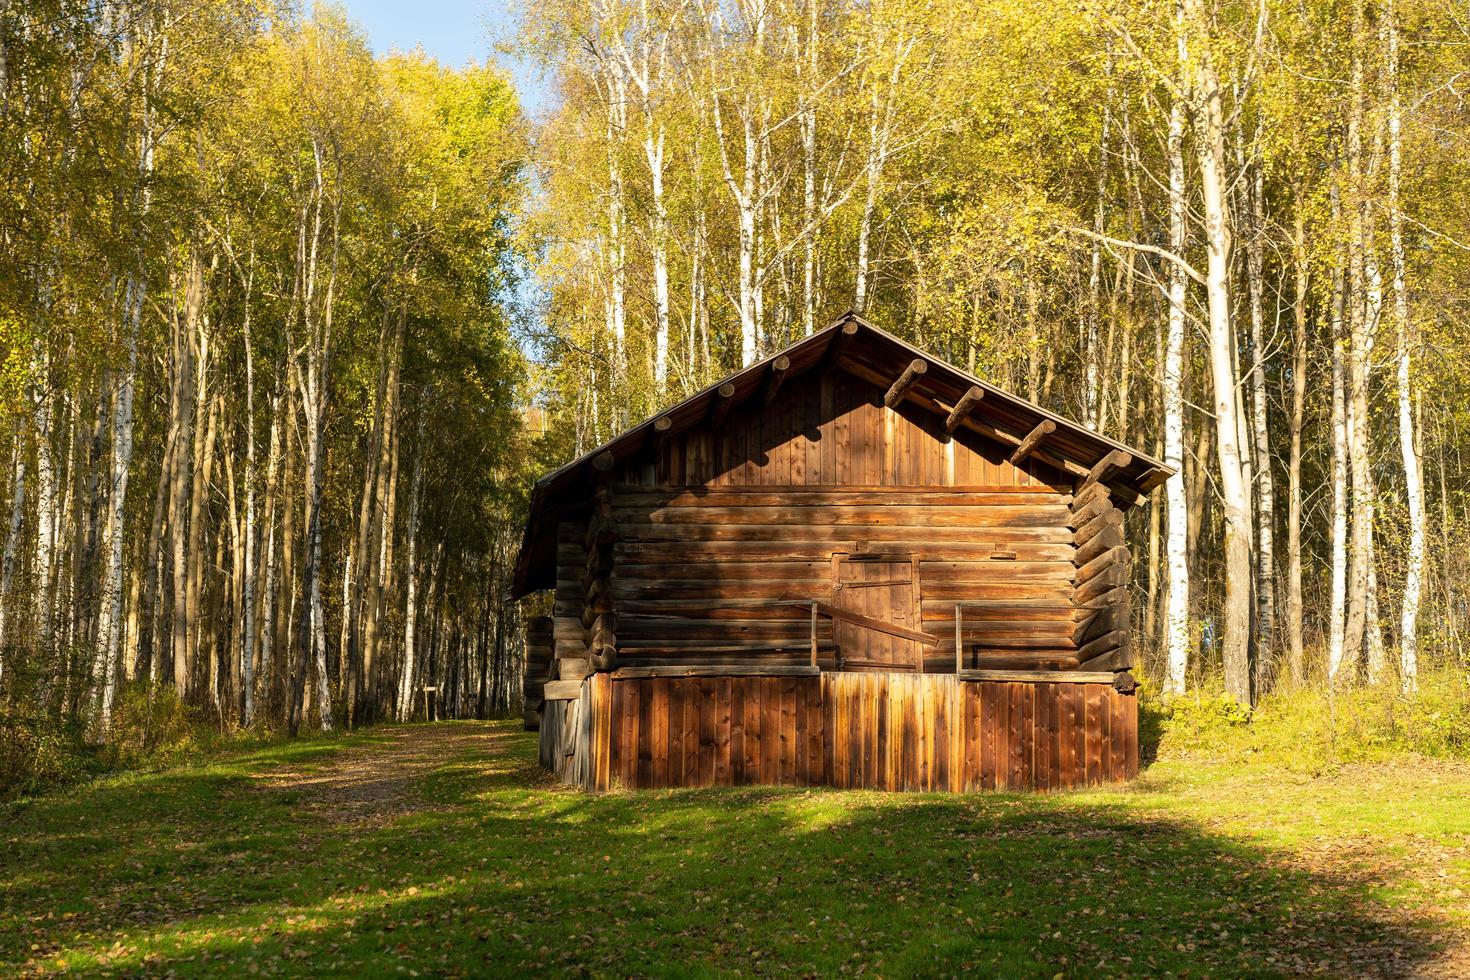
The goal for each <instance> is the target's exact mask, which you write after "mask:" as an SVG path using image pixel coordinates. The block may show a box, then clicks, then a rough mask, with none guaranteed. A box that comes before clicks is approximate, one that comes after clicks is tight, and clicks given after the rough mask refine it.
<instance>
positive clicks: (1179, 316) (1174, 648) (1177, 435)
mask: <svg viewBox="0 0 1470 980" xmlns="http://www.w3.org/2000/svg"><path fill="white" fill-rule="evenodd" d="M1181 46H1182V38H1181ZM1182 53H1183V52H1182V51H1181V55H1182ZM1184 128H1185V105H1184V102H1183V100H1182V99H1181V100H1176V101H1175V103H1174V106H1173V109H1172V110H1171V111H1170V113H1169V248H1170V250H1171V251H1172V252H1173V253H1174V254H1175V255H1183V254H1184V247H1185V243H1186V236H1187V225H1186V222H1187V220H1188V201H1187V200H1186V198H1185V188H1184ZM1187 288H1188V281H1187V279H1186V278H1185V272H1184V270H1183V269H1181V268H1180V267H1179V266H1178V264H1177V263H1170V264H1169V285H1168V289H1169V327H1168V340H1167V342H1166V344H1165V351H1164V391H1163V396H1164V397H1163V400H1164V462H1165V463H1166V464H1168V465H1169V466H1171V467H1173V469H1174V475H1173V476H1171V477H1170V478H1169V480H1168V481H1167V482H1166V483H1165V484H1164V492H1165V505H1166V507H1167V508H1168V537H1167V541H1166V544H1165V552H1166V554H1167V555H1168V564H1169V597H1168V611H1167V614H1166V619H1165V624H1166V625H1165V629H1166V635H1167V637H1168V643H1167V647H1168V662H1169V676H1168V689H1169V691H1170V692H1171V693H1173V694H1183V693H1184V690H1185V684H1186V677H1187V676H1188V670H1189V653H1190V647H1191V645H1192V644H1191V642H1190V640H1191V637H1190V629H1189V501H1188V499H1187V498H1186V495H1185V486H1184V331H1185V309H1184V303H1185V298H1186V290H1187Z"/></svg>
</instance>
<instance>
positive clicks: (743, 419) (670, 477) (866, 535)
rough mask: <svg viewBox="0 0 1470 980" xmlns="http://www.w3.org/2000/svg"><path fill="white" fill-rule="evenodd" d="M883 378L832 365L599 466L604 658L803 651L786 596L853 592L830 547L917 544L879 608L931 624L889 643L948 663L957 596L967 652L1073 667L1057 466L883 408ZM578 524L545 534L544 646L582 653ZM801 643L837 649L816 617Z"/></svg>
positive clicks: (831, 663)
mask: <svg viewBox="0 0 1470 980" xmlns="http://www.w3.org/2000/svg"><path fill="white" fill-rule="evenodd" d="M883 394H884V393H883V390H882V389H881V388H880V387H879V386H878V385H876V384H873V383H870V382H867V381H864V380H862V379H861V378H858V377H855V376H853V375H852V374H849V373H847V372H845V371H837V370H830V371H827V372H824V373H822V374H821V375H820V377H819V378H815V379H813V380H812V381H811V383H802V384H795V385H792V386H788V387H786V388H783V389H781V391H780V393H779V394H778V395H777V396H776V397H775V398H773V399H772V400H771V401H770V402H769V403H766V402H765V401H764V400H763V399H760V398H755V399H752V400H750V401H749V402H747V403H746V404H743V405H740V406H737V407H735V408H734V409H733V410H732V411H730V412H729V415H728V418H726V419H723V420H722V421H721V424H719V425H708V426H699V427H695V428H693V429H690V430H688V431H686V432H683V433H680V434H679V435H676V436H673V437H671V438H669V439H667V440H664V441H661V442H658V443H656V444H651V445H650V446H649V447H648V449H647V451H646V452H645V453H644V455H643V456H642V457H641V458H639V459H637V460H635V461H631V462H624V463H621V464H619V465H618V466H617V468H616V469H615V470H614V471H613V472H611V473H609V474H608V480H609V482H610V485H611V494H610V499H611V515H610V526H611V528H613V529H614V532H615V543H614V545H613V547H612V555H611V559H612V560H611V576H610V589H609V594H608V596H607V599H608V600H609V601H608V602H607V608H605V609H603V610H600V613H601V614H602V615H605V616H606V617H607V621H608V622H609V623H611V624H612V625H613V626H614V627H615V630H616V639H617V651H616V654H617V662H618V663H619V664H625V665H655V664H657V665H669V664H718V663H724V664H736V663H753V664H781V663H809V662H810V660H811V624H810V618H809V609H803V608H802V607H800V606H797V605H792V604H789V603H788V602H787V601H786V600H787V599H788V598H792V597H795V598H798V599H806V600H811V599H818V600H821V601H824V602H831V603H833V604H834V605H837V606H840V607H843V608H854V606H853V604H852V603H849V602H844V601H842V599H843V597H842V596H840V595H839V594H838V592H837V590H834V585H836V584H837V582H838V581H839V578H846V579H849V580H851V579H856V578H861V576H860V575H855V574H853V573H850V572H849V573H847V574H846V575H844V573H843V572H842V571H840V570H839V569H838V567H837V563H839V562H842V561H859V560H864V559H874V558H876V559H888V560H895V561H917V563H918V566H917V571H918V579H919V582H918V588H917V589H916V590H915V593H914V601H913V602H912V603H910V604H909V605H910V608H904V609H901V610H896V611H895V616H896V617H899V618H903V619H905V621H904V622H902V623H901V624H900V625H903V626H906V627H908V628H910V629H917V630H921V631H923V632H926V633H928V634H930V635H931V636H933V637H935V638H936V639H937V640H938V642H937V643H932V644H916V643H913V642H912V641H904V642H893V641H885V642H884V643H882V644H881V646H882V647H883V648H884V650H885V651H887V652H888V653H892V654H893V655H896V656H898V657H899V658H900V659H902V660H904V661H905V662H912V663H913V664H914V666H915V667H918V666H919V664H920V662H921V661H922V669H923V670H924V671H926V672H932V671H950V672H953V671H954V669H955V663H956V657H955V631H954V628H953V624H954V619H955V604H956V602H967V603H974V604H975V607H974V608H970V609H967V610H966V613H965V616H964V630H963V634H962V638H961V646H962V647H963V653H964V657H963V658H962V659H963V662H964V665H965V666H967V667H982V668H983V667H992V668H1029V667H1045V666H1051V667H1068V666H1074V665H1075V662H1074V660H1073V659H1072V657H1073V653H1074V652H1075V633H1076V623H1075V617H1074V610H1073V602H1072V597H1073V579H1074V576H1075V574H1076V572H1077V566H1076V563H1075V558H1076V548H1075V547H1074V545H1073V530H1072V527H1071V524H1072V521H1073V511H1072V507H1071V504H1072V495H1071V480H1070V478H1067V479H1066V480H1063V479H1062V478H1061V477H1059V475H1058V474H1056V473H1055V472H1054V471H1053V470H1052V469H1051V468H1049V467H1046V466H1040V465H1037V464H1033V463H1031V462H1030V461H1026V460H1023V461H1021V462H1019V463H1015V464H1013V463H1011V462H1010V461H1009V460H1008V459H1007V453H1008V452H1009V450H1008V449H1007V448H1006V447H1004V446H1002V445H1000V444H999V443H996V442H994V441H991V440H988V439H986V438H985V437H983V436H982V435H980V434H978V433H975V432H972V431H969V430H963V429H962V430H959V431H957V432H955V433H954V434H953V435H950V434H949V433H947V432H945V431H944V418H943V416H942V415H936V414H935V413H933V412H929V411H925V410H923V409H922V408H920V407H918V406H916V405H914V404H912V403H907V402H905V403H902V404H899V405H898V406H897V407H896V408H894V409H889V408H887V407H885V406H884V404H883ZM587 537H588V535H587V532H586V528H585V527H584V526H582V525H571V524H568V525H564V526H563V529H562V533H561V534H560V535H559V544H558V551H557V564H558V568H559V574H558V585H557V627H556V631H557V656H558V658H563V657H565V658H583V657H588V656H589V653H590V654H591V655H592V656H593V657H595V656H596V654H597V651H596V649H592V650H590V651H589V650H588V647H589V643H588V633H587V629H586V624H585V623H584V622H583V620H584V619H585V618H586V617H587V616H588V615H589V614H590V612H591V610H589V609H588V607H587V606H586V605H585V602H586V585H585V582H586V573H587V569H588V560H589V554H588V545H587ZM834 556H837V557H834ZM848 635H849V636H851V635H852V634H851V633H850V632H849V633H848ZM850 652H851V651H849V653H850ZM818 658H819V663H820V664H821V666H823V667H825V668H828V669H832V668H835V667H836V666H837V665H838V661H837V647H836V638H835V637H834V631H833V626H832V622H831V621H830V620H829V619H826V618H822V619H820V620H819V623H818ZM562 676H565V675H562Z"/></svg>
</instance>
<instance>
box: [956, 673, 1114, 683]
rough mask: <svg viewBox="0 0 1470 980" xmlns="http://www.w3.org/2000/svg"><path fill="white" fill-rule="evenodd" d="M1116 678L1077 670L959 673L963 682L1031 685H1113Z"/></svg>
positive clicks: (1112, 675) (1110, 674) (1111, 675)
mask: <svg viewBox="0 0 1470 980" xmlns="http://www.w3.org/2000/svg"><path fill="white" fill-rule="evenodd" d="M1114 676H1116V675H1114V674H1112V673H1111V672H1106V671H1077V670H962V671H960V673H959V679H960V680H961V681H977V682H981V683H994V682H996V681H1008V682H1016V683H1031V684H1111V683H1112V682H1113V678H1114Z"/></svg>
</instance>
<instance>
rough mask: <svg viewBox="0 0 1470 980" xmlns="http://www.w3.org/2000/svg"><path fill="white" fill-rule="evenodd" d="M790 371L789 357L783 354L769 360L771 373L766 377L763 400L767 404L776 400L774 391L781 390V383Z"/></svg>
mask: <svg viewBox="0 0 1470 980" xmlns="http://www.w3.org/2000/svg"><path fill="white" fill-rule="evenodd" d="M790 371H791V358H789V357H787V356H786V355H785V354H782V355H781V356H780V357H778V358H776V359H775V360H774V361H772V362H771V373H770V374H769V375H768V376H767V377H766V395H765V402H766V404H767V405H769V404H771V402H773V401H775V400H776V393H777V392H778V391H780V390H781V384H782V382H784V381H785V380H786V377H787V375H788V374H789V373H790Z"/></svg>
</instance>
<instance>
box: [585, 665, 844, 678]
mask: <svg viewBox="0 0 1470 980" xmlns="http://www.w3.org/2000/svg"><path fill="white" fill-rule="evenodd" d="M821 672H822V670H821V668H820V667H813V666H811V665H810V664H694V665H688V666H668V667H619V668H618V669H617V670H615V671H613V672H612V677H613V679H614V680H632V679H635V678H645V677H816V676H818V675H819V674H821Z"/></svg>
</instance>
